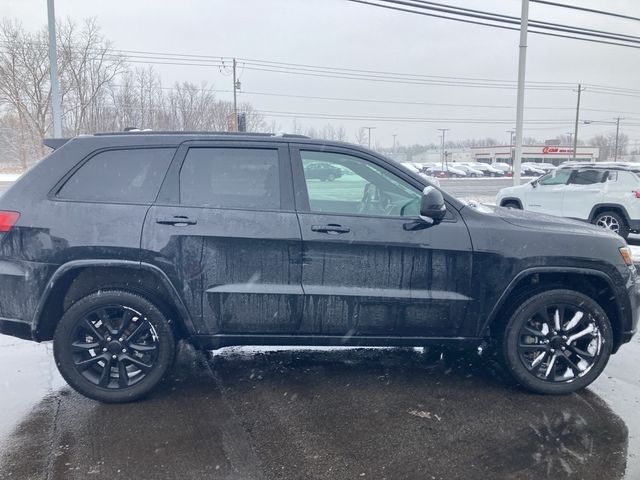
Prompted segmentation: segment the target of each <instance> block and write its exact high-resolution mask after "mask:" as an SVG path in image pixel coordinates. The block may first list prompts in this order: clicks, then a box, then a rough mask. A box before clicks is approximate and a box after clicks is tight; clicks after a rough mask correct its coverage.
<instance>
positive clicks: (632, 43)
mask: <svg viewBox="0 0 640 480" xmlns="http://www.w3.org/2000/svg"><path fill="white" fill-rule="evenodd" d="M346 1H348V2H353V3H360V4H363V5H369V6H373V7H380V8H386V9H389V10H396V11H399V12H406V13H413V14H417V15H423V16H426V17H434V18H442V19H445V20H453V21H456V22H462V23H468V24H473V25H482V26H487V27H493V28H500V29H503V30H512V31H520V29H519V28H516V27H511V26H507V25H499V24H496V23H487V22H482V21H479V20H469V19H465V18H456V17H451V16H446V15H438V14H434V13H427V12H422V11H416V10H410V9H408V8H402V7H398V6H392V5H385V4H380V3H373V2H372V1H366V0H346ZM378 1H388V2H390V3H393V4H396V5H408V6H410V7H412V8H421V7H420V6H418V5H413V4H409V3H407V2H392V1H391V0H378ZM457 15H462V14H457ZM465 16H467V17H474V18H475V16H473V15H465ZM489 21H493V22H501V23H512V22H506V21H501V20H500V19H490V20H489ZM536 26H537V27H539V28H545V29H547V30H551V31H561V30H559V29H557V28H551V27H544V26H541V25H536ZM529 32H530V33H535V34H537V35H546V36H550V37H558V38H569V39H572V40H582V41H585V42H592V43H600V44H605V45H615V46H619V47H629V48H640V42H638V41H634V40H626V39H624V38H619V40H620V41H622V42H625V43H619V42H612V41H607V40H598V39H596V38H586V37H584V36H583V37H576V36H572V35H564V34H559V33H551V32H548V31H546V32H545V31H540V30H533V29H529ZM576 33H577V32H576ZM580 35H585V36H595V37H598V36H599V35H596V34H588V33H580ZM636 44H637V45H636Z"/></svg>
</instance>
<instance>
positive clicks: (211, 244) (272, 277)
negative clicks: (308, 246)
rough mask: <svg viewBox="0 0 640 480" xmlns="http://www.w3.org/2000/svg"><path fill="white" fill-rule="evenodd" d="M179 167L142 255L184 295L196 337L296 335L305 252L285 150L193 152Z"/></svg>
mask: <svg viewBox="0 0 640 480" xmlns="http://www.w3.org/2000/svg"><path fill="white" fill-rule="evenodd" d="M176 157H177V160H176V161H174V164H172V166H171V168H170V170H169V173H168V176H167V178H166V179H165V182H164V185H163V190H162V191H161V194H160V197H159V199H158V202H157V203H156V205H154V206H153V207H152V209H151V210H150V211H149V213H148V215H147V220H146V223H145V230H144V235H143V254H144V255H145V256H147V257H148V258H149V260H150V261H152V262H153V263H155V264H156V265H158V266H160V267H161V268H163V270H165V271H167V272H169V273H170V276H171V277H173V278H172V279H173V280H174V283H175V284H177V285H179V288H180V289H181V293H182V297H183V299H184V300H185V303H186V304H187V307H188V309H189V310H190V313H191V316H192V318H193V319H194V323H195V324H196V330H197V334H200V335H220V334H228V335H244V334H256V335H259V334H289V333H292V332H293V331H295V329H296V328H297V324H298V322H299V321H300V317H301V313H302V286H301V247H302V243H301V238H300V228H299V226H298V220H297V217H296V213H295V211H294V209H293V198H292V197H293V193H292V192H293V190H292V186H291V173H290V171H291V170H290V166H289V156H288V148H287V147H286V145H283V144H275V143H271V142H264V143H258V142H254V143H252V144H250V146H248V145H247V144H246V143H243V144H235V143H233V142H230V141H228V142H225V141H220V142H213V143H211V142H190V143H188V144H183V145H182V146H181V147H180V149H179V151H178V155H177V156H176Z"/></svg>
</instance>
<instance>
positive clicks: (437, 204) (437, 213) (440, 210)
mask: <svg viewBox="0 0 640 480" xmlns="http://www.w3.org/2000/svg"><path fill="white" fill-rule="evenodd" d="M446 214H447V207H446V206H445V204H444V198H443V197H442V193H440V190H438V189H437V188H434V187H426V188H425V189H424V190H423V191H422V199H421V200H420V216H421V217H422V218H428V219H430V220H432V221H433V223H438V222H440V220H442V219H443V218H444V216H445V215H446Z"/></svg>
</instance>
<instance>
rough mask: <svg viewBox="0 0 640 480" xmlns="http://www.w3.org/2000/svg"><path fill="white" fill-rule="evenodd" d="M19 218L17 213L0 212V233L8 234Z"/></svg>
mask: <svg viewBox="0 0 640 480" xmlns="http://www.w3.org/2000/svg"><path fill="white" fill-rule="evenodd" d="M19 218H20V213H18V212H7V211H4V210H0V233H7V232H9V231H10V230H11V229H12V228H13V226H14V225H15V224H16V222H17V221H18V219H19Z"/></svg>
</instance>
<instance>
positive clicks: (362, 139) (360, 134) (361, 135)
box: [355, 128, 369, 147]
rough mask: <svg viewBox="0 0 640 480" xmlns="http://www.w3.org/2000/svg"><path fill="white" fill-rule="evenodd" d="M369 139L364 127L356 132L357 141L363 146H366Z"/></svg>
mask: <svg viewBox="0 0 640 480" xmlns="http://www.w3.org/2000/svg"><path fill="white" fill-rule="evenodd" d="M368 141H369V139H368V138H367V134H366V133H365V129H364V128H359V129H358V131H357V132H356V134H355V143H357V144H358V145H360V146H361V147H366V146H367V144H368V143H369V142H368Z"/></svg>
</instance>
